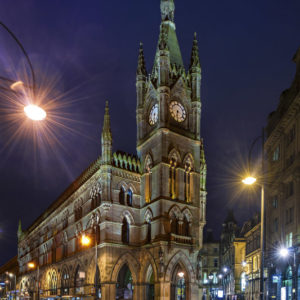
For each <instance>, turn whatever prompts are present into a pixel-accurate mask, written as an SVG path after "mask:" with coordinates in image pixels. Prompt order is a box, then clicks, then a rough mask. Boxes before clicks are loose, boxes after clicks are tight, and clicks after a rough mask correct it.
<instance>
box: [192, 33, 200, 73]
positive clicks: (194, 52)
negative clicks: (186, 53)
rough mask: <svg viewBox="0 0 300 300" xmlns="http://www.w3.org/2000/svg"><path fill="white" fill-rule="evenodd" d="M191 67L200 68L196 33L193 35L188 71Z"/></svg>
mask: <svg viewBox="0 0 300 300" xmlns="http://www.w3.org/2000/svg"><path fill="white" fill-rule="evenodd" d="M193 67H198V68H200V60H199V49H198V40H197V33H196V32H195V33H194V40H193V48H192V55H191V63H190V69H191V68H193Z"/></svg>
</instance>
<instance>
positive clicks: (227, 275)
mask: <svg viewBox="0 0 300 300" xmlns="http://www.w3.org/2000/svg"><path fill="white" fill-rule="evenodd" d="M245 250H246V241H245V238H244V237H243V236H241V234H240V228H239V227H238V226H237V223H236V221H235V219H234V216H233V212H232V211H230V212H229V214H228V216H227V218H226V220H225V222H224V224H223V230H222V234H221V244H220V260H221V272H222V275H223V287H224V294H225V297H226V299H236V298H237V297H239V298H240V297H244V293H245V287H246V285H245V283H246V277H245V275H246V273H245V266H244V265H243V262H244V261H245V253H246V251H245Z"/></svg>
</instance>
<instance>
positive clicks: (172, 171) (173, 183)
mask: <svg viewBox="0 0 300 300" xmlns="http://www.w3.org/2000/svg"><path fill="white" fill-rule="evenodd" d="M176 166H177V161H176V159H175V158H172V159H171V160H170V171H169V172H170V174H169V189H170V197H171V198H172V199H175V198H176Z"/></svg>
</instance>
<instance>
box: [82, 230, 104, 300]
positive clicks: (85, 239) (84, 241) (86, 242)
mask: <svg viewBox="0 0 300 300" xmlns="http://www.w3.org/2000/svg"><path fill="white" fill-rule="evenodd" d="M95 227H96V226H95ZM95 229H96V228H95ZM94 240H95V267H96V269H95V299H98V295H97V293H98V278H97V270H98V245H97V237H96V230H95V232H94ZM91 242H92V241H91V238H90V237H89V236H87V235H85V234H83V235H82V237H81V244H82V245H83V246H85V247H88V246H89V245H90V244H91ZM99 276H100V275H99Z"/></svg>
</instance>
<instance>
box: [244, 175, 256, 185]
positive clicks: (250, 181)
mask: <svg viewBox="0 0 300 300" xmlns="http://www.w3.org/2000/svg"><path fill="white" fill-rule="evenodd" d="M242 182H243V183H244V184H247V185H252V184H254V183H255V182H256V178H255V177H252V176H248V177H246V178H245V179H243V180H242Z"/></svg>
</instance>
